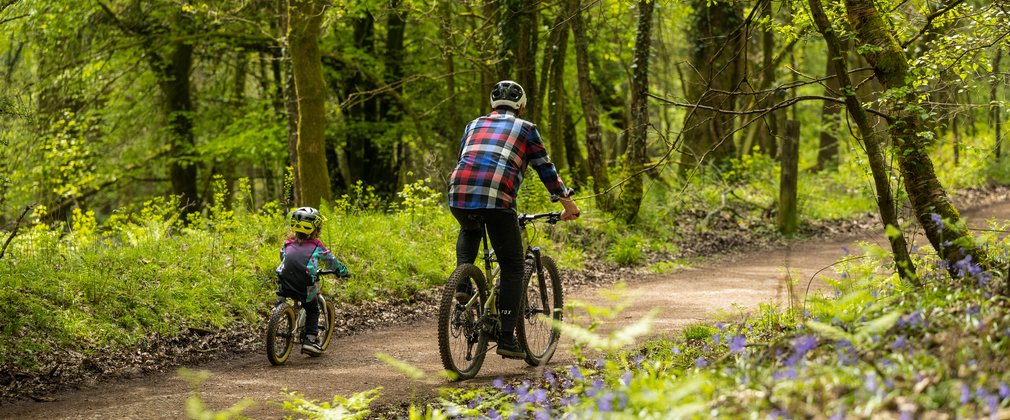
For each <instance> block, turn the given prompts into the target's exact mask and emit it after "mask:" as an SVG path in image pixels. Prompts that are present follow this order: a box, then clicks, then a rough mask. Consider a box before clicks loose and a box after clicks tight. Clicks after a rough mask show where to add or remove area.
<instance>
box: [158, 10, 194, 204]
mask: <svg viewBox="0 0 1010 420" xmlns="http://www.w3.org/2000/svg"><path fill="white" fill-rule="evenodd" d="M175 19H176V23H177V24H179V25H182V24H183V22H184V21H185V19H186V18H185V17H184V16H181V15H180V16H177V17H176V18H175ZM168 49H169V52H168V54H167V56H165V57H162V56H161V55H159V54H157V53H156V52H152V53H151V55H150V58H151V60H153V63H152V67H153V68H154V70H155V72H157V73H158V79H159V80H158V86H159V87H160V88H161V93H162V95H163V96H164V110H165V117H166V119H167V123H168V135H169V154H170V156H171V160H172V161H171V164H170V165H169V170H168V172H169V177H170V178H171V180H172V193H173V194H175V195H176V196H179V200H180V202H179V205H180V206H181V210H182V213H183V215H188V214H190V213H194V212H196V211H198V210H199V205H200V197H199V194H198V192H197V190H198V187H197V162H196V160H197V154H196V139H195V137H194V135H193V98H192V96H191V92H190V79H189V73H190V70H191V69H192V67H193V45H192V44H188V43H185V42H182V41H178V40H173V41H171V42H170V43H169V45H168Z"/></svg>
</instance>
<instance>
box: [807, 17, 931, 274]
mask: <svg viewBox="0 0 1010 420" xmlns="http://www.w3.org/2000/svg"><path fill="white" fill-rule="evenodd" d="M809 4H810V11H811V14H812V15H813V18H814V23H815V24H816V25H817V28H818V30H819V31H820V32H821V34H822V35H823V36H824V42H825V43H826V44H827V47H828V64H829V65H830V69H829V70H830V72H829V73H828V74H829V75H830V74H834V76H835V84H836V85H837V86H838V89H839V90H838V92H843V93H847V94H845V106H846V108H847V109H848V111H849V115H851V116H852V119H853V121H855V123H856V127H857V128H858V129H859V133H860V135H861V136H862V138H863V144H864V145H865V146H866V155H867V157H868V160H869V163H870V172H871V173H872V174H873V184H874V187H875V189H876V192H877V209H878V210H879V212H880V221H881V223H882V224H883V225H884V226H885V227H890V228H891V232H889V233H888V234H887V239H888V241H889V242H890V244H891V252H892V254H893V255H894V263H895V265H896V266H897V267H898V275H899V276H901V278H903V279H905V280H908V281H917V276H916V275H915V265H914V264H913V263H912V259H911V257H910V256H909V255H908V243H907V242H906V241H905V235H904V233H903V232H902V231H901V224H900V223H899V222H898V208H897V204H895V202H894V193H892V192H891V181H890V171H889V170H888V169H887V165H886V163H885V160H884V151H883V148H882V147H881V143H882V142H881V140H880V136H879V135H878V134H877V133H876V132H875V131H874V130H873V127H872V126H871V125H870V119H869V118H868V117H867V115H866V110H865V109H864V108H863V105H862V102H860V101H859V98H858V97H856V96H855V94H854V89H853V87H852V79H851V78H850V77H849V68H848V58H847V57H846V55H847V51H846V50H844V49H843V45H842V42H841V41H840V40H839V39H838V35H837V33H836V32H835V30H834V28H833V27H832V26H831V22H830V21H829V20H828V16H827V14H825V13H824V9H823V7H822V6H821V1H820V0H809Z"/></svg>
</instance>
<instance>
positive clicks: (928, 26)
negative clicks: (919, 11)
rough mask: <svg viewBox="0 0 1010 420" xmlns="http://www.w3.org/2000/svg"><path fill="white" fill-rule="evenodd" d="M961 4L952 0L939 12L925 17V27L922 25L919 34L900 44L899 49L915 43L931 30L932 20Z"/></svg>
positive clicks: (961, 1) (957, 0) (961, 0)
mask: <svg viewBox="0 0 1010 420" xmlns="http://www.w3.org/2000/svg"><path fill="white" fill-rule="evenodd" d="M961 3H964V0H953V1H951V2H950V4H948V5H946V6H944V8H942V9H940V10H937V11H936V12H933V13H932V14H930V15H929V16H926V25H924V26H923V27H922V29H919V33H917V34H915V36H913V37H912V38H910V39H909V40H908V41H905V42H902V43H901V49H906V48H908V45H909V44H911V43H913V42H915V40H917V39H919V38H920V37H922V36H923V35H925V34H926V32H927V31H929V30H930V29H933V21H934V20H936V19H937V18H939V17H940V16H942V15H944V14H945V13H947V12H949V11H950V10H951V9H953V8H955V7H957V6H958V5H960V4H961Z"/></svg>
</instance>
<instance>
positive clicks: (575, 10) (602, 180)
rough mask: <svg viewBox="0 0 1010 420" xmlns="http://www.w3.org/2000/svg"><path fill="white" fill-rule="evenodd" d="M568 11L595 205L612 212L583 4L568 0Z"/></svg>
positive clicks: (605, 154) (608, 178)
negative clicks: (570, 16) (570, 15)
mask: <svg viewBox="0 0 1010 420" xmlns="http://www.w3.org/2000/svg"><path fill="white" fill-rule="evenodd" d="M568 2H569V6H568V9H569V10H571V11H572V18H571V20H570V21H569V22H570V24H571V26H572V37H573V38H574V41H575V42H574V44H575V68H576V71H577V73H578V78H577V79H578V82H579V100H580V101H581V103H582V112H583V114H584V118H585V121H586V154H587V155H588V156H589V159H588V160H587V161H586V163H587V164H588V166H589V174H590V175H592V177H593V193H594V194H596V205H597V206H599V207H600V208H601V209H603V210H604V211H610V210H612V209H613V204H612V203H613V200H611V199H610V196H609V194H606V193H604V192H603V191H605V190H606V189H607V188H609V187H610V176H609V175H608V174H607V152H606V150H604V149H603V134H602V131H601V129H600V111H599V108H598V106H599V105H598V104H597V103H596V98H595V96H596V94H595V93H594V92H593V86H592V83H590V80H589V78H590V74H589V38H588V37H587V36H586V28H585V20H584V19H583V16H582V2H581V1H580V0H568Z"/></svg>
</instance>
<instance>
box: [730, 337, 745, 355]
mask: <svg viewBox="0 0 1010 420" xmlns="http://www.w3.org/2000/svg"><path fill="white" fill-rule="evenodd" d="M746 345H747V337H744V336H743V335H739V334H737V335H735V336H733V338H732V339H730V340H729V352H730V353H740V352H742V351H743V349H744V346H746Z"/></svg>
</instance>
